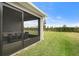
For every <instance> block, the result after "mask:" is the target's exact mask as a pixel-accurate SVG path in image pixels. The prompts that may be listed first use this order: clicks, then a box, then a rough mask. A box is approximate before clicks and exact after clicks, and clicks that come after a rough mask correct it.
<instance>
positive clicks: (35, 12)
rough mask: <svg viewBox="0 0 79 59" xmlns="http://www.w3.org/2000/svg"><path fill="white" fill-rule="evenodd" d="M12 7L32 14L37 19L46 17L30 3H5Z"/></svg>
mask: <svg viewBox="0 0 79 59" xmlns="http://www.w3.org/2000/svg"><path fill="white" fill-rule="evenodd" d="M6 3H8V4H10V5H12V6H15V7H17V8H19V9H21V10H23V11H26V12H28V13H30V14H33V15H35V16H37V17H39V18H41V17H46V14H45V13H44V12H43V11H42V10H40V9H39V8H37V7H36V6H35V5H34V4H32V3H31V2H6Z"/></svg>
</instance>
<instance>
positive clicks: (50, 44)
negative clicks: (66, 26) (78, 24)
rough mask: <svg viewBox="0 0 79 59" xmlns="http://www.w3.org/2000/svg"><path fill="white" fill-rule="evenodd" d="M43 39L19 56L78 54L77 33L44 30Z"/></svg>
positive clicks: (78, 39) (78, 42)
mask: <svg viewBox="0 0 79 59" xmlns="http://www.w3.org/2000/svg"><path fill="white" fill-rule="evenodd" d="M44 37H45V39H44V40H43V41H41V42H40V43H38V44H36V45H35V46H33V47H31V48H29V49H28V50H25V51H22V52H21V53H19V54H17V55H19V56H79V33H68V32H45V36H44Z"/></svg>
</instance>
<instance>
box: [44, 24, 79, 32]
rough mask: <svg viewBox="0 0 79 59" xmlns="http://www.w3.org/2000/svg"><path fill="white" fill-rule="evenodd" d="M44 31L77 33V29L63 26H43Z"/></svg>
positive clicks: (78, 30) (78, 29) (78, 28)
mask: <svg viewBox="0 0 79 59" xmlns="http://www.w3.org/2000/svg"><path fill="white" fill-rule="evenodd" d="M44 30H45V31H56V32H79V27H67V26H66V25H63V26H62V27H46V26H44Z"/></svg>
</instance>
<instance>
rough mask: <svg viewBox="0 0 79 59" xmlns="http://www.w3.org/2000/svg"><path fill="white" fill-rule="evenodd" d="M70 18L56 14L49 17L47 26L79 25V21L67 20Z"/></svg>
mask: <svg viewBox="0 0 79 59" xmlns="http://www.w3.org/2000/svg"><path fill="white" fill-rule="evenodd" d="M66 20H68V19H64V18H63V17H60V16H56V17H48V18H47V21H46V26H49V27H52V26H53V27H62V26H63V25H67V26H68V27H75V26H78V27H79V23H77V22H69V21H66Z"/></svg>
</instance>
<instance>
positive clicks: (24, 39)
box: [0, 2, 43, 55]
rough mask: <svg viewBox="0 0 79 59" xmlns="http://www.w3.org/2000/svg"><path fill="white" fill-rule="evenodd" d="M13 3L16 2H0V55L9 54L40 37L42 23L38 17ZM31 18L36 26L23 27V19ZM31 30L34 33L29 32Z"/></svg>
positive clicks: (28, 19)
mask: <svg viewBox="0 0 79 59" xmlns="http://www.w3.org/2000/svg"><path fill="white" fill-rule="evenodd" d="M15 4H16V5H17V4H18V2H16V3H5V2H4V3H0V55H10V54H12V53H14V52H16V51H18V50H20V49H23V48H25V47H27V46H29V45H31V44H33V43H35V42H37V41H39V40H40V39H41V34H42V30H43V26H41V25H42V24H43V23H42V24H41V21H40V17H37V16H36V15H33V14H32V13H29V12H28V11H25V10H23V9H20V8H17V7H16V6H14V5H15ZM23 4H24V3H23ZM27 4H28V3H27ZM29 5H30V4H29ZM18 6H21V5H19V4H18ZM33 20H36V21H37V27H36V28H30V29H32V30H30V29H29V28H24V22H25V21H26V22H28V21H33ZM42 22H43V21H42ZM26 26H28V25H26ZM41 28H42V29H41ZM29 30H30V31H29ZM32 31H35V32H36V34H33V33H31V32H32Z"/></svg>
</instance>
